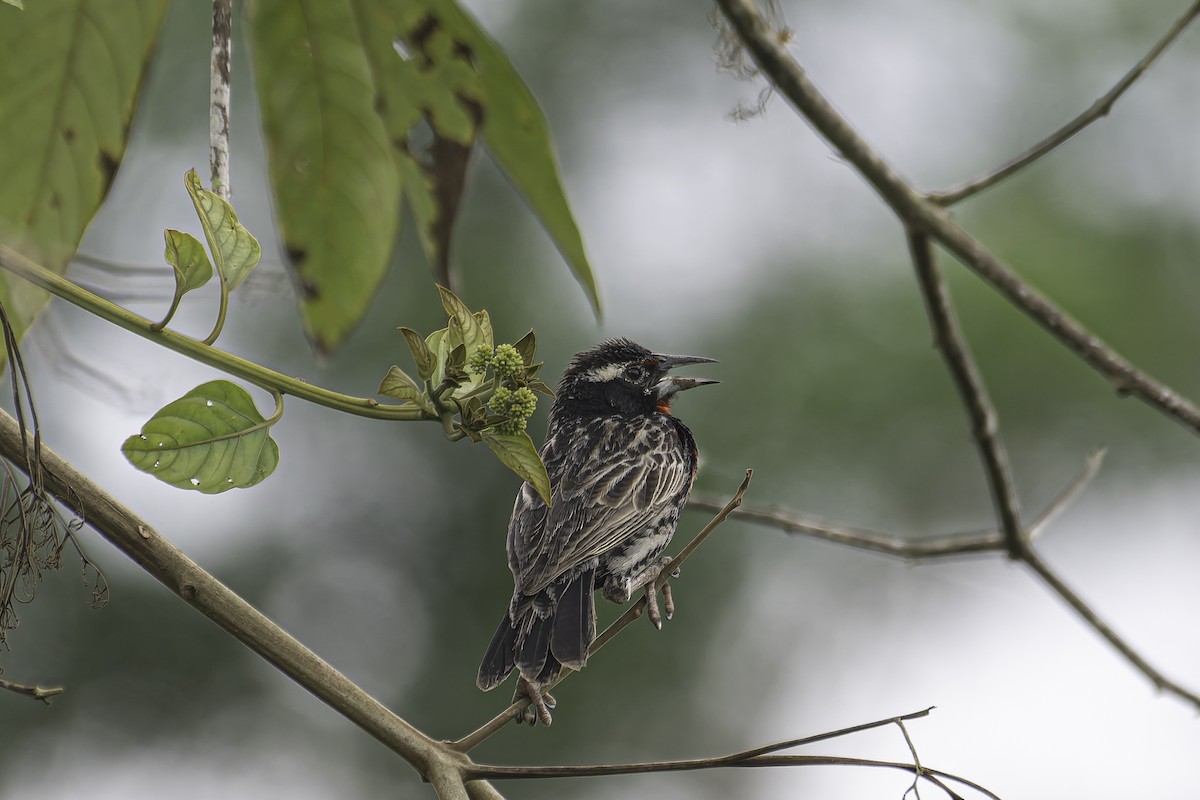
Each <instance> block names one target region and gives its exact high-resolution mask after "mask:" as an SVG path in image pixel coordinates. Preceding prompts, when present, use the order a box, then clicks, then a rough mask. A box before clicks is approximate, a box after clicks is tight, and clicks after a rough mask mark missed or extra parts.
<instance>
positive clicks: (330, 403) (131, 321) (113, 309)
mask: <svg viewBox="0 0 1200 800" xmlns="http://www.w3.org/2000/svg"><path fill="white" fill-rule="evenodd" d="M0 267H3V268H4V269H7V270H8V271H9V272H12V273H13V274H15V275H18V276H20V277H22V278H24V279H25V280H27V281H29V282H30V283H32V284H34V285H35V286H38V287H40V288H42V289H45V290H46V291H48V292H50V293H51V294H53V295H55V296H56V297H60V298H62V299H63V300H66V301H67V302H68V303H71V304H72V305H75V306H78V307H79V308H82V309H83V310H84V311H88V312H90V313H92V314H94V315H95V316H97V317H99V318H100V319H103V320H105V321H106V322H111V323H112V324H114V325H116V326H118V327H120V328H124V329H125V330H127V331H130V332H132V333H136V334H137V335H138V336H141V337H142V338H143V339H149V340H150V341H152V342H154V343H155V344H159V345H162V346H163V347H166V348H167V349H169V350H174V351H175V352H176V353H180V354H182V355H185V356H187V357H188V358H191V359H194V360H195V361H199V362H200V363H201V364H206V365H207V366H210V367H214V368H216V369H219V370H221V371H222V372H225V373H227V374H229V375H233V376H234V377H237V378H242V379H243V380H246V381H249V382H250V383H253V384H254V385H256V386H260V387H262V388H263V389H266V390H268V391H278V392H281V393H283V394H287V395H291V396H293V397H298V398H300V399H302V400H307V401H308V402H310V403H316V404H317V405H321V406H326V407H327V408H333V409H336V410H338V411H344V412H346V413H348V414H356V415H358V416H360V417H371V418H373V419H390V420H430V419H436V417H432V416H430V415H429V414H427V413H425V411H424V410H422V409H421V408H420V407H419V406H418V405H416V404H414V403H408V404H405V405H391V404H384V403H380V402H378V401H376V400H373V399H371V398H369V397H353V396H351V395H346V394H341V393H339V392H334V391H330V390H329V389H323V388H321V387H320V386H314V385H312V384H311V383H307V382H306V381H303V380H301V379H299V378H293V377H290V376H288V375H284V374H282V373H280V372H275V371H274V370H271V369H267V368H266V367H264V366H261V365H259V364H255V363H254V362H253V361H247V360H246V359H244V358H239V357H238V356H235V355H233V354H232V353H227V352H225V351H224V350H218V349H217V348H215V347H212V346H210V345H206V344H204V343H203V342H201V341H200V340H199V339H193V338H192V337H190V336H184V335H183V334H181V333H176V332H174V331H171V330H165V329H164V330H161V331H159V330H154V323H153V322H152V321H151V320H148V319H146V318H145V317H141V316H138V315H137V314H134V313H133V312H132V311H129V310H127V309H124V308H122V307H121V306H118V305H116V304H115V303H111V302H109V301H108V300H105V299H104V298H103V297H100V296H99V295H96V294H92V293H91V292H89V291H87V290H86V289H84V288H82V287H80V286H78V285H76V284H74V283H72V282H71V281H69V280H67V279H66V278H64V277H62V276H61V275H57V274H55V273H53V272H51V271H50V270H48V269H46V268H45V267H43V266H42V265H40V264H38V263H36V262H34V261H32V260H30V259H29V258H26V257H25V256H23V255H22V254H20V253H18V252H17V251H16V250H13V249H12V248H10V247H8V246H7V245H4V244H0Z"/></svg>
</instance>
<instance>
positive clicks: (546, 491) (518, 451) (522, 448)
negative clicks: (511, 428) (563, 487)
mask: <svg viewBox="0 0 1200 800" xmlns="http://www.w3.org/2000/svg"><path fill="white" fill-rule="evenodd" d="M480 435H481V436H482V437H483V441H484V442H486V443H487V446H488V447H489V448H491V450H492V452H493V453H495V454H496V458H498V459H500V463H502V464H503V465H504V466H506V467H508V468H509V469H511V470H512V471H513V472H515V473H517V475H518V476H520V477H521V479H523V480H526V481H529V483H530V484H531V485H532V486H533V488H534V489H535V490H537V493H538V494H539V495H541V498H542V500H544V501H545V502H546V505H550V476H549V475H547V474H546V465H545V464H543V463H542V459H541V457H540V456H538V451H537V448H536V447H534V445H533V440H532V439H530V438H529V434H527V433H524V432H522V433H492V432H490V431H481V432H480Z"/></svg>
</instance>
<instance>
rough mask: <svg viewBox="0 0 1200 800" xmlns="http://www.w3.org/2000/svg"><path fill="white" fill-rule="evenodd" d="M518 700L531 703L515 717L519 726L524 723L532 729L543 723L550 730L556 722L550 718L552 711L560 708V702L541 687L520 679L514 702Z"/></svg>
mask: <svg viewBox="0 0 1200 800" xmlns="http://www.w3.org/2000/svg"><path fill="white" fill-rule="evenodd" d="M518 700H528V701H529V705H527V706H525V708H524V709H522V710H521V711H520V712H519V713H518V714H517V716H516V717H515V719H516V721H517V724H518V725H519V724H521V723H522V722H523V723H525V724H526V725H528V726H529V727H531V728H532V727H533V726H534V725H536V724H537V723H538V722H541V723H542V724H543V725H545V726H546V727H547V728H548V727H550V725H551V723H553V722H554V719H553V718H552V717H551V716H550V710H551V709H552V708H556V707H557V706H558V701H557V700H555V699H554V695H552V694H550V693H549V692H544V691H542V687H541V686H538V685H537V684H534V683H530V682H529V681H527V680H525V679H524V678H518V679H517V688H516V691H515V692H513V702H517V701H518Z"/></svg>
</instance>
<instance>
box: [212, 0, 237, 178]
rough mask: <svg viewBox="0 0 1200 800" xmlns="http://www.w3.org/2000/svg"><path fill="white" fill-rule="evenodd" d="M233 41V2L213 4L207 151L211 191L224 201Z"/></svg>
mask: <svg viewBox="0 0 1200 800" xmlns="http://www.w3.org/2000/svg"><path fill="white" fill-rule="evenodd" d="M232 38H233V0H213V18H212V60H211V65H212V71H211V73H210V75H209V101H208V149H209V166H210V167H211V172H212V189H213V191H214V192H216V193H217V195H218V196H220V197H221V198H223V199H225V200H228V199H229V197H230V194H231V187H230V185H229V72H230V49H231V39H232Z"/></svg>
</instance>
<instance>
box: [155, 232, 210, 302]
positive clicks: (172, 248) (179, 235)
mask: <svg viewBox="0 0 1200 800" xmlns="http://www.w3.org/2000/svg"><path fill="white" fill-rule="evenodd" d="M163 240H164V241H165V242H166V245H167V246H166V250H165V252H164V253H163V256H164V257H165V258H166V259H167V263H168V264H170V265H171V267H172V268H173V269H174V270H175V293H176V294H177V295H180V296H182V295H183V294H184V293H186V292H190V291H192V290H193V289H199V288H200V287H201V286H203V285H204V284H206V283H208V282H209V280H211V279H212V274H213V268H212V262H210V261H209V260H208V253H206V252H204V245H202V244H200V240H199V239H197V238H196V237H195V236H192V235H191V234H190V233H183V232H182V231H176V230H171V229H170V228H167V229H166V230H165V231H163Z"/></svg>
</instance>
